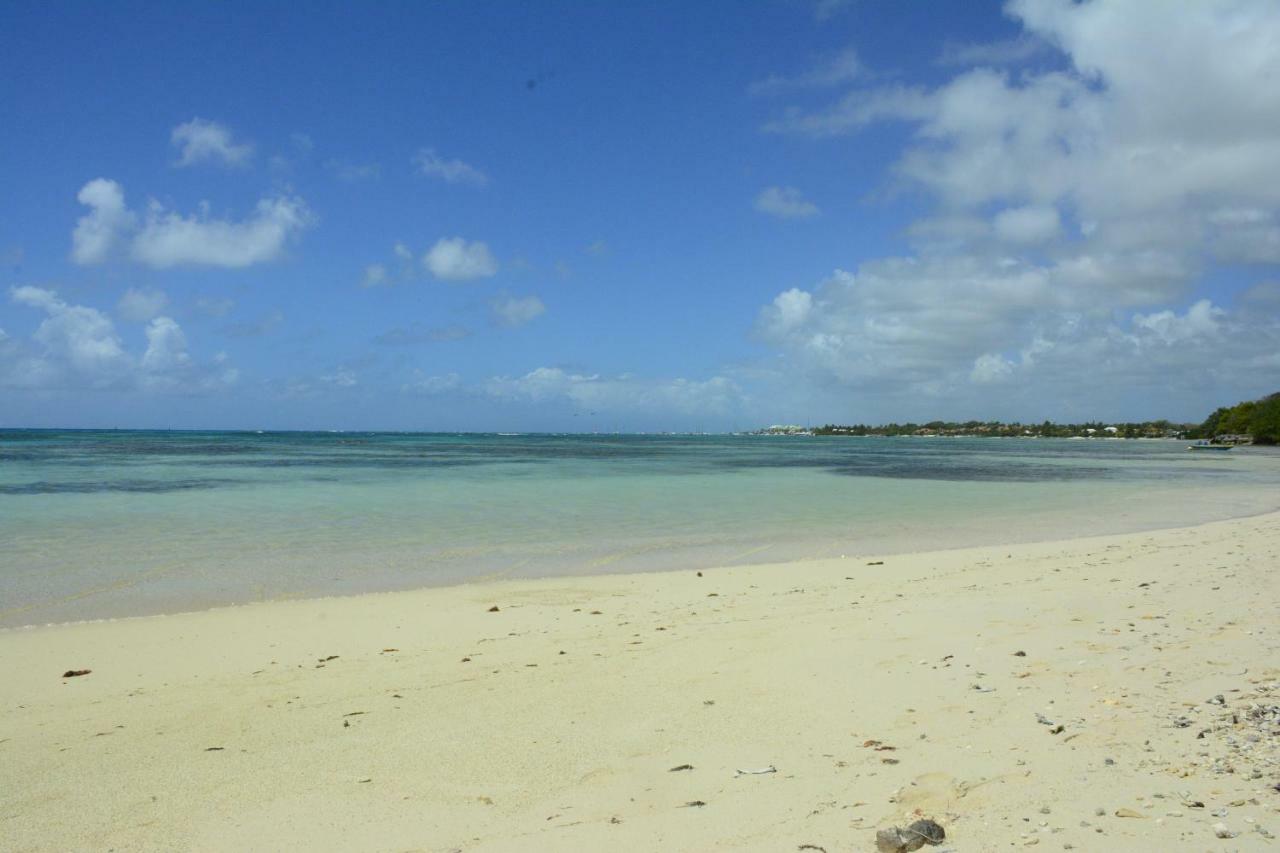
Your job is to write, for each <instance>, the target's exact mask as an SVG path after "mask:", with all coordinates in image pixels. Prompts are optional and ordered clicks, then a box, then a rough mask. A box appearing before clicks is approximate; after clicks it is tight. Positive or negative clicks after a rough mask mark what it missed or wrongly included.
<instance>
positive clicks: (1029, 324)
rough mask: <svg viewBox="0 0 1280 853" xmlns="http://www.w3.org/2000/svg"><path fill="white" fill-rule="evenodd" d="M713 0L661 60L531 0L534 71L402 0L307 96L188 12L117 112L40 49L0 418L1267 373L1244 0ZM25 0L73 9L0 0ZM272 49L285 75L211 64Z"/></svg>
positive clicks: (1277, 307)
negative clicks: (402, 17) (355, 53)
mask: <svg viewBox="0 0 1280 853" xmlns="http://www.w3.org/2000/svg"><path fill="white" fill-rule="evenodd" d="M728 13H729V10H728V9H726V8H719V7H715V6H708V7H706V8H702V9H693V10H687V11H685V12H682V15H686V16H687V20H686V21H684V23H685V24H686V26H682V27H680V28H678V29H679V34H678V36H676V38H677V39H678V40H679V41H680V45H681V46H682V47H683V48H687V49H688V50H689V51H691V52H697V53H698V54H699V55H701V56H711V57H716V58H717V59H716V60H714V61H713V60H707V61H700V62H699V63H698V64H697V65H696V66H693V65H690V64H689V63H688V62H687V61H685V62H682V61H681V60H680V59H678V54H679V51H677V52H675V53H670V54H668V53H658V54H655V53H653V52H652V51H650V50H648V47H650V46H651V45H652V44H653V43H654V42H655V40H657V39H660V38H663V37H664V35H663V34H664V33H667V30H665V29H663V28H661V27H659V26H658V25H659V24H660V23H661V22H659V21H656V20H654V17H655V16H654V14H653V13H652V12H651V11H649V12H647V11H646V10H643V9H595V10H579V11H577V12H576V13H575V15H574V16H573V25H572V26H570V27H567V28H564V29H562V30H553V28H552V27H551V23H550V22H549V21H541V20H537V16H536V14H535V15H533V18H534V19H535V20H532V21H531V22H530V26H531V27H533V28H534V29H535V30H538V28H542V31H544V32H545V33H546V35H547V47H548V49H549V50H551V51H552V52H553V53H554V50H555V49H556V48H559V49H560V50H561V51H562V55H564V56H566V57H568V56H571V55H577V54H575V53H574V50H573V48H574V47H575V46H580V44H581V43H584V42H588V41H590V42H592V43H601V44H604V45H605V46H607V47H609V48H612V51H609V50H604V51H600V55H601V56H605V55H608V56H611V57H612V60H611V61H608V62H606V61H605V60H604V59H597V60H583V62H584V63H585V65H578V66H572V67H571V65H570V64H569V63H568V61H567V60H566V65H565V67H564V68H562V69H560V68H558V69H554V70H548V69H545V68H543V66H542V65H541V64H535V60H537V62H544V61H545V59H543V60H538V58H537V53H536V52H534V51H530V50H529V49H528V48H527V47H522V46H520V45H517V44H515V43H514V42H513V43H512V44H510V45H508V46H507V49H503V46H502V45H498V44H492V45H491V44H487V43H485V42H484V40H482V39H476V38H475V37H474V36H473V35H469V34H472V33H474V31H475V24H476V22H477V20H478V18H479V17H483V14H484V11H483V10H477V9H460V8H445V9H437V8H431V9H425V8H424V9H419V10H417V11H416V12H415V14H416V15H418V16H420V20H419V21H418V23H420V24H422V25H423V26H424V27H426V26H428V25H430V27H432V28H433V29H431V32H432V33H433V36H432V37H433V38H438V39H439V42H438V43H437V44H436V45H435V47H436V48H437V49H435V50H431V51H426V52H425V53H424V52H423V50H422V49H421V48H422V47H423V46H421V45H418V46H415V45H414V43H413V41H412V39H411V38H410V37H409V36H410V34H409V33H406V32H399V31H398V30H397V28H396V27H395V26H393V22H385V23H384V24H380V23H379V22H377V21H375V22H374V24H373V26H374V29H375V30H376V31H377V32H371V33H370V34H369V36H368V37H369V38H374V37H375V36H380V37H383V38H384V39H385V41H383V42H381V44H382V45H383V49H384V50H385V51H386V53H387V55H388V56H389V57H400V58H401V59H402V60H403V61H400V62H388V63H386V64H385V67H379V68H370V69H365V70H363V71H359V72H354V73H356V74H358V75H362V76H360V77H359V79H357V80H355V81H348V82H346V83H345V84H344V85H345V86H346V87H347V88H346V90H343V89H337V88H334V87H335V86H336V85H337V82H336V81H337V79H338V78H332V79H330V78H326V77H325V76H324V75H325V74H326V73H329V72H327V71H325V70H322V69H323V68H324V66H322V63H323V62H324V61H325V58H324V57H323V56H321V55H319V54H316V55H315V56H312V57H308V58H306V61H304V62H303V69H302V71H303V73H299V74H297V75H295V76H292V77H291V76H290V75H289V73H288V69H287V68H286V67H285V65H284V64H285V63H286V62H287V60H286V59H285V58H284V57H280V56H278V55H276V54H275V53H274V52H273V50H272V49H271V46H270V41H269V40H268V39H263V40H261V41H257V42H255V38H256V36H255V34H254V33H253V31H252V26H251V23H250V22H248V21H239V22H237V21H230V22H227V23H225V24H221V25H215V24H209V25H208V26H210V27H213V26H223V27H226V30H225V31H223V32H222V33H221V35H222V36H224V37H228V36H236V37H238V38H239V39H240V40H242V41H243V42H244V43H245V55H246V56H247V57H250V58H251V61H250V63H249V65H250V67H248V68H246V69H245V71H244V74H245V76H244V78H242V79H240V80H239V81H236V80H232V81H229V82H230V83H233V84H234V83H236V82H239V83H243V84H246V85H243V86H241V87H240V88H239V90H238V95H237V96H236V97H231V96H229V95H228V94H227V93H226V92H225V91H223V89H224V88H225V86H220V85H217V84H215V82H214V81H209V80H204V79H202V78H201V77H199V75H198V74H195V73H194V72H193V76H192V77H191V78H190V79H188V80H181V79H178V80H174V81H172V84H171V88H170V89H169V90H167V91H166V93H165V97H164V98H162V99H161V103H163V104H164V105H165V109H167V110H168V111H169V117H168V120H167V121H160V122H157V119H156V116H155V115H153V113H154V112H156V110H154V109H151V108H148V109H146V110H136V109H132V108H131V106H132V99H133V98H135V97H138V96H136V95H134V94H133V93H132V91H131V90H129V89H128V86H129V85H130V84H131V82H136V81H130V80H129V79H127V75H124V72H122V75H123V76H122V77H121V78H120V80H119V81H118V82H115V83H112V84H111V85H113V86H119V87H120V89H119V90H118V91H117V92H116V93H115V96H116V98H117V99H118V101H119V103H120V104H123V105H124V106H125V107H126V109H125V112H126V113H127V114H129V115H131V116H132V117H133V122H132V123H131V124H128V125H127V129H126V130H122V131H120V132H119V133H113V134H107V135H106V136H104V137H102V138H99V137H98V136H96V135H95V134H93V133H91V132H90V131H89V129H88V128H87V127H86V128H85V130H84V132H83V134H82V135H81V134H79V133H78V132H77V131H76V130H75V129H74V126H71V127H70V129H69V127H68V124H67V121H66V114H70V113H72V112H74V111H75V109H76V108H77V106H78V103H77V100H76V98H77V96H76V94H75V89H74V86H73V85H72V83H73V82H74V80H73V79H68V80H66V81H65V85H66V86H67V89H66V92H65V94H66V96H67V98H66V101H67V102H66V103H61V102H59V103H50V102H49V101H48V100H47V99H46V100H43V101H37V100H36V99H35V97H34V95H33V94H32V95H30V96H28V95H25V94H24V93H21V92H18V91H17V89H16V87H15V84H13V83H6V84H3V85H5V86H6V87H11V88H14V93H15V96H18V97H29V98H30V100H29V101H27V102H26V104H25V105H26V106H29V107H30V119H31V120H30V121H29V122H27V123H26V124H25V125H24V128H23V129H16V128H11V129H9V130H7V131H5V132H4V134H5V135H4V139H3V141H4V143H5V146H6V150H14V151H17V152H19V156H17V157H15V158H12V161H11V162H8V163H6V164H3V165H0V174H3V175H4V176H5V178H6V181H7V184H9V185H12V186H14V187H16V191H15V192H14V193H13V194H12V196H11V197H10V198H9V199H7V200H6V202H5V204H4V205H0V244H2V245H0V256H2V257H3V258H4V259H5V267H4V271H5V275H6V277H7V279H8V281H6V282H4V292H3V304H0V426H19V425H67V426H90V425H114V424H117V423H120V422H121V420H122V419H123V420H124V425H136V426H156V425H180V426H205V425H208V426H244V427H253V426H275V427H297V428H306V427H343V428H362V427H363V428H400V429H406V428H408V429H414V428H416V429H432V428H435V429H493V428H518V429H615V428H621V429H662V428H671V429H687V428H709V429H724V428H737V427H743V426H748V427H749V426H755V425H758V424H759V423H762V422H776V421H799V420H820V421H841V422H850V421H861V422H873V421H878V420H889V419H894V420H908V419H932V418H956V419H961V418H972V417H978V418H988V417H990V418H997V417H998V418H1004V419H1014V418H1022V419H1026V420H1041V419H1044V418H1055V419H1077V418H1081V417H1097V418H1116V419H1120V418H1146V417H1170V418H1177V419H1199V418H1200V417H1202V416H1203V415H1204V414H1206V413H1207V411H1208V410H1210V409H1212V408H1213V407H1216V406H1218V405H1222V404H1226V403H1230V402H1234V401H1235V400H1236V399H1240V398H1244V397H1249V396H1256V395H1259V394H1262V393H1267V392H1270V391H1273V390H1277V388H1280V184H1277V183H1276V182H1275V181H1274V180H1271V176H1272V175H1275V174H1278V173H1280V87H1277V86H1275V85H1273V83H1274V81H1275V80H1276V79H1280V53H1277V51H1275V50H1274V45H1275V44H1277V43H1280V7H1277V6H1276V5H1275V4H1274V3H1271V2H1267V1H1266V0H1252V1H1251V0H1206V2H1203V3H1197V4H1193V5H1190V6H1187V7H1186V8H1184V9H1182V10H1181V11H1180V13H1179V14H1178V15H1169V14H1163V13H1162V12H1161V9H1160V4H1158V3H1155V2H1151V3H1146V2H1136V3H1135V2H1119V0H1086V2H1080V3H1076V2H1069V0H1011V2H1009V3H1007V4H1006V5H1004V6H1003V7H994V6H993V7H991V8H989V9H987V10H986V11H985V13H984V14H975V13H974V10H972V9H966V10H959V9H956V10H950V11H949V13H948V14H947V15H943V16H939V15H936V14H935V15H932V16H928V17H922V16H921V14H920V13H919V11H918V10H911V9H907V8H901V9H895V10H894V14H895V15H900V16H902V17H903V18H904V20H891V21H888V22H886V21H885V20H884V19H885V17H886V16H885V15H883V14H881V15H878V16H870V15H869V14H867V13H866V10H864V9H861V8H860V6H859V5H858V4H839V3H830V2H826V3H819V4H815V5H813V6H812V8H811V9H809V10H808V11H805V10H803V9H799V8H797V7H796V6H795V5H794V4H790V3H779V4H778V5H777V6H766V5H764V4H761V5H760V6H758V7H755V8H752V9H750V10H747V11H745V12H743V13H742V14H743V15H744V16H745V24H744V27H743V29H742V31H741V32H735V33H731V34H728V35H726V34H725V33H724V32H723V28H721V27H719V26H717V25H718V23H719V19H720V16H723V15H724V14H728ZM912 16H916V17H912ZM889 17H890V18H892V17H893V16H889ZM52 18H60V19H65V20H64V21H63V23H65V24H66V25H67V26H68V27H70V28H73V29H74V28H75V27H77V26H88V25H89V23H88V22H84V21H80V20H78V19H77V17H76V15H75V13H74V11H73V10H70V9H62V10H59V9H56V8H47V9H35V8H27V9H13V8H11V9H8V10H5V11H4V12H0V21H3V22H5V23H7V24H8V25H9V28H10V30H11V31H13V32H19V33H21V32H28V31H30V32H35V31H36V26H37V25H38V24H40V23H42V21H43V22H46V23H47V20H48V19H52ZM906 18H910V20H906ZM784 19H785V20H791V21H792V24H791V25H792V26H793V27H794V28H796V31H797V32H808V33H809V43H807V44H806V43H804V41H805V40H804V39H801V38H788V39H787V40H786V43H785V44H784V43H779V37H778V36H777V35H776V31H777V26H776V24H777V21H778V20H784ZM299 26H302V27H310V28H314V31H315V34H317V35H322V34H324V33H327V32H337V31H342V29H343V23H342V21H341V20H337V19H336V17H335V16H324V15H320V16H314V18H312V19H310V20H307V21H305V22H302V21H301V16H300V23H299ZM877 27H880V28H883V31H877ZM903 31H911V32H913V33H914V34H915V36H914V37H913V42H914V43H916V44H925V45H932V49H931V51H930V52H928V53H927V54H926V53H924V52H920V51H915V52H912V51H907V50H906V49H905V47H906V46H904V45H902V44H901V43H895V36H894V35H893V34H894V33H898V32H903ZM624 33H625V34H626V35H623V34H624ZM205 35H210V34H208V33H206V34H205ZM41 38H56V36H54V35H50V34H49V33H48V32H46V34H45V35H43V36H41ZM897 38H900V36H898V37H897ZM146 39H149V40H150V41H152V42H154V43H155V45H157V48H156V50H157V51H158V52H157V54H156V55H155V56H153V57H152V58H151V59H149V60H147V61H151V62H156V63H163V62H165V61H167V60H166V51H177V50H182V49H184V48H191V49H197V50H199V49H200V48H198V47H193V45H192V44H190V43H185V44H184V43H183V42H182V41H181V39H177V40H176V41H175V40H174V39H175V36H174V34H173V33H168V32H164V31H157V32H152V33H148V34H146V36H145V37H144V40H146ZM170 41H173V43H172V44H168V42H170ZM166 44H167V46H164V47H161V46H160V45H166ZM522 50H523V51H525V52H523V53H522V52H521V51H522ZM69 51H70V47H69V46H68V45H59V44H49V43H41V42H40V39H38V38H35V37H34V36H33V39H32V40H30V42H29V43H28V42H24V47H23V49H22V50H20V51H18V52H17V53H16V54H15V55H14V56H11V57H9V58H7V59H3V60H0V70H2V71H6V72H12V73H8V74H6V75H5V79H8V80H11V81H12V80H16V79H19V78H21V77H29V76H31V75H32V74H34V73H36V72H38V71H39V70H40V68H41V67H43V64H46V63H50V62H56V61H58V59H59V57H60V56H63V55H64V54H68V52H69ZM143 53H144V54H145V51H144V52H143ZM137 55H138V54H137V52H133V53H130V54H129V55H128V57H126V56H125V53H124V52H123V51H122V52H120V53H117V54H115V55H114V60H115V61H116V62H117V63H120V64H121V65H120V67H121V68H123V67H124V65H123V63H125V62H126V61H136V56H137ZM660 57H667V58H660ZM67 61H70V62H73V63H74V59H70V60H67ZM145 64H146V63H145V62H144V63H143V65H144V67H142V68H140V69H138V72H137V73H138V74H139V75H142V74H145V72H146V70H147V69H146V67H145ZM273 69H274V70H277V71H279V72H280V74H281V75H284V78H283V79H282V82H281V83H280V84H279V85H280V86H281V87H282V88H281V89H280V90H279V91H280V92H283V91H285V88H284V87H286V86H293V87H295V88H291V89H289V91H290V92H291V94H292V95H293V96H294V98H293V99H291V100H290V102H289V103H288V104H286V105H282V104H281V103H280V102H279V101H278V100H277V98H276V97H275V94H276V93H275V92H273V91H272V90H271V89H263V88H262V87H257V88H255V87H254V86H253V85H248V84H249V83H250V81H252V80H256V79H259V76H260V75H261V74H262V73H263V72H264V71H268V70H273ZM19 72H21V73H19ZM69 73H70V75H71V77H72V78H74V77H76V76H77V75H79V76H83V77H84V78H86V79H88V78H90V77H92V78H94V79H98V78H99V77H100V76H101V70H100V69H97V68H91V67H89V66H88V65H87V64H85V63H83V62H81V63H79V64H78V65H73V66H72V70H71V72H69ZM308 73H310V74H313V75H314V76H315V79H311V78H310V77H308V76H307V75H308ZM535 81H536V83H537V85H529V83H530V82H535ZM223 82H224V83H225V82H227V81H223ZM410 83H412V85H409V84H410ZM406 86H408V88H405V87H406ZM414 86H416V87H418V88H419V89H420V91H416V90H415V91H414V92H413V93H411V92H410V91H409V90H410V89H412V88H413V87H414ZM462 91H464V92H466V93H467V97H466V98H465V99H459V98H458V97H457V94H456V93H457V92H462ZM324 93H336V94H332V95H331V98H332V100H331V101H330V100H325V99H323V98H321V99H320V100H316V98H319V97H320V96H321V95H322V94H324ZM620 93H621V94H623V95H624V96H625V100H626V101H627V103H628V104H629V107H628V109H627V110H626V111H625V112H622V113H620V112H618V111H617V110H616V109H613V105H614V104H615V103H616V102H617V99H618V96H619V94H620ZM302 96H305V97H302ZM295 101H296V103H295ZM312 101H314V103H312ZM86 103H87V102H86ZM63 111H65V113H64V112H63ZM54 137H57V138H59V139H60V145H59V146H53V145H49V144H47V143H46V142H45V141H44V140H48V139H51V138H54ZM126 187H127V188H128V192H126ZM5 208H7V209H5ZM463 235H465V236H463ZM113 315H114V316H113Z"/></svg>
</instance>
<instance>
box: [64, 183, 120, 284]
mask: <svg viewBox="0 0 1280 853" xmlns="http://www.w3.org/2000/svg"><path fill="white" fill-rule="evenodd" d="M76 200H77V201H79V202H80V203H81V204H83V205H85V206H86V207H88V208H89V213H87V214H85V215H84V216H82V217H80V220H79V221H78V222H77V223H76V227H75V231H73V232H72V233H71V259H72V260H74V261H75V262H76V263H78V264H99V263H102V262H103V261H105V260H106V259H107V257H108V256H109V255H110V254H111V251H112V249H113V248H114V247H115V245H116V243H117V242H118V241H119V239H120V237H121V236H122V235H124V234H125V233H127V232H128V231H129V230H131V229H132V228H133V226H134V221H135V217H134V215H133V214H132V213H130V212H129V209H128V208H127V207H126V206H125V202H124V189H123V188H122V187H121V186H120V185H119V184H118V183H116V182H115V181H109V180H107V179H106V178H95V179H94V180H92V181H89V183H87V184H85V185H84V186H83V187H81V188H80V192H79V193H77V194H76Z"/></svg>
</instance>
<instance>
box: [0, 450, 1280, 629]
mask: <svg viewBox="0 0 1280 853" xmlns="http://www.w3.org/2000/svg"><path fill="white" fill-rule="evenodd" d="M1185 448H1186V442H1178V441H1125V440H1057V439H1026V440H1019V439H980V438H974V439H941V438H939V439H923V438H851V437H782V436H776V437H774V436H688V435H673V436H665V435H664V436H641V435H494V434H487V435H486V434H401V433H327V432H325V433H303V432H285V433H252V432H150V431H123V430H121V431H46V430H0V627H13V626H19V625H27V624H39V623H47V622H62V621H70V620H79V619H95V618H109V617H119V616H131V615H142V614H154V613H165V612H176V611H182V610H191V609H201V608H206V607H211V606H218V605H225V604H235V603H241V602H247V601H255V600H263V599H283V598H300V597H316V596H324V595H335V594H352V593H360V592H370V591H380V590H392V589H408V588H415V587H422V586H430V585H439V584H450V583H458V582H464V581H470V580H478V579H490V578H500V577H535V576H551V575H582V574H597V573H606V572H634V571H656V570H666V569H680V568H709V567H714V566H725V565H740V564H744V563H773V562H783V561H790V560H796V559H809V558H818V557H839V556H845V557H848V558H850V559H854V558H858V557H862V556H866V555H872V554H892V553H895V552H898V553H900V552H903V551H918V550H930V549H937V548H948V547H962V546H968V545H981V544H994V543H1004V542H1014V541H1032V540H1045V539H1057V538H1065V537H1074V536H1085V535H1096V534H1105V533H1120V532H1130V531H1138V530H1145V529H1155V528H1161V527H1172V526H1182V525H1187V524H1193V523H1197V522H1202V521H1209V520H1216V519H1222V518H1230V517H1237V516H1244V515H1251V514H1257V513H1262V512H1267V511H1271V510H1276V509H1280V488H1278V487H1280V453H1276V452H1272V451H1269V450H1267V449H1261V448H1237V449H1236V450H1234V451H1232V452H1231V453H1224V454H1194V453H1187V452H1185ZM1206 457H1212V458H1206ZM780 570H785V569H780ZM885 570H886V571H891V567H887V568H886V569H885Z"/></svg>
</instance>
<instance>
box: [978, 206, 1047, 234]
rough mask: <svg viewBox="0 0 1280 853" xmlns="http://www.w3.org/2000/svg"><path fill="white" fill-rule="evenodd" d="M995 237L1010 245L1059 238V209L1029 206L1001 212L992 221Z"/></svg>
mask: <svg viewBox="0 0 1280 853" xmlns="http://www.w3.org/2000/svg"><path fill="white" fill-rule="evenodd" d="M991 224H992V228H993V230H994V232H995V236H996V237H997V238H999V239H1001V240H1004V241H1006V242H1008V243H1020V244H1036V243H1045V242H1048V241H1049V240H1052V239H1053V238H1054V237H1057V236H1058V231H1059V227H1060V225H1061V222H1060V220H1059V218H1058V211H1057V208H1054V207H1049V206H1036V205H1027V206H1024V207H1011V208H1007V209H1005V210H1002V211H1000V212H999V213H997V214H996V215H995V218H994V219H993V220H992V223H991Z"/></svg>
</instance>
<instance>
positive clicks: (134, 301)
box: [116, 287, 169, 323]
mask: <svg viewBox="0 0 1280 853" xmlns="http://www.w3.org/2000/svg"><path fill="white" fill-rule="evenodd" d="M168 307H169V297H168V296H166V295H165V293H164V291H163V290H142V289H140V288H136V287H131V288H129V289H128V290H126V291H125V292H124V295H123V296H121V297H120V301H119V302H117V303H116V313H117V314H119V315H120V316H121V317H123V318H124V319H125V320H128V321H130V322H132V323H145V322H146V321H148V320H150V319H152V318H154V317H157V316H159V315H160V314H163V313H164V311H165V309H166V308H168Z"/></svg>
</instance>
